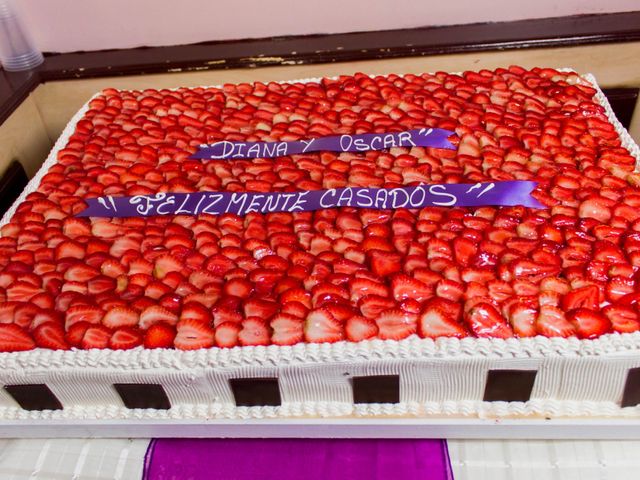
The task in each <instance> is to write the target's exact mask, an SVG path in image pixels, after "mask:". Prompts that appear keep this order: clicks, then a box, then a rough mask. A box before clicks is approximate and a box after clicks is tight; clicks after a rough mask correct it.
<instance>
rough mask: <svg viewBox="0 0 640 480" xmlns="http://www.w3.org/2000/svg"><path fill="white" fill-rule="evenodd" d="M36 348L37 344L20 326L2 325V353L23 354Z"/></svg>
mask: <svg viewBox="0 0 640 480" xmlns="http://www.w3.org/2000/svg"><path fill="white" fill-rule="evenodd" d="M33 348H36V344H35V342H34V341H33V339H32V338H31V337H30V336H29V334H28V333H27V332H25V331H24V330H23V329H22V328H20V327H19V326H18V325H14V324H12V323H10V324H4V323H3V324H0V352H22V351H25V350H31V349H33Z"/></svg>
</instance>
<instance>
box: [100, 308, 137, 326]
mask: <svg viewBox="0 0 640 480" xmlns="http://www.w3.org/2000/svg"><path fill="white" fill-rule="evenodd" d="M138 321H139V316H138V313H137V312H136V311H135V310H132V309H130V308H122V307H116V308H113V309H111V310H109V311H108V312H107V313H105V315H104V317H103V318H102V324H103V325H104V326H105V327H108V328H122V327H135V326H137V325H138Z"/></svg>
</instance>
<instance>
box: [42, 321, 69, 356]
mask: <svg viewBox="0 0 640 480" xmlns="http://www.w3.org/2000/svg"><path fill="white" fill-rule="evenodd" d="M64 335H65V333H64V329H63V328H62V325H61V324H60V323H59V322H43V323H41V324H40V325H38V326H37V327H36V329H35V330H34V331H33V338H34V340H35V341H36V344H37V345H38V346H39V347H42V348H50V349H52V350H69V345H68V344H67V341H66V340H65V337H64Z"/></svg>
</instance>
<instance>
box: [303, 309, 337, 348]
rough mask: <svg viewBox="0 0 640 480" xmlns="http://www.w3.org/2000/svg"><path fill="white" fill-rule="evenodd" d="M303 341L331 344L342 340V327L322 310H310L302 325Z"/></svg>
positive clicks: (329, 314)
mask: <svg viewBox="0 0 640 480" xmlns="http://www.w3.org/2000/svg"><path fill="white" fill-rule="evenodd" d="M304 336H305V340H306V341H307V342H310V343H333V342H338V341H340V340H343V339H344V332H343V329H342V325H341V324H340V322H339V321H338V320H336V319H335V318H334V317H333V315H331V313H329V311H327V310H326V309H324V308H318V309H315V310H311V311H310V312H309V314H308V315H307V318H306V320H305V324H304Z"/></svg>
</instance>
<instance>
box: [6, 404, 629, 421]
mask: <svg viewBox="0 0 640 480" xmlns="http://www.w3.org/2000/svg"><path fill="white" fill-rule="evenodd" d="M638 414H640V406H638V407H627V408H620V407H619V406H618V405H617V404H615V403H613V402H590V401H573V400H565V401H558V400H530V401H528V402H526V403H522V402H513V403H506V402H482V401H474V400H462V401H445V402H429V403H425V404H420V403H417V402H411V403H398V404H370V405H353V404H350V403H338V402H304V403H289V404H285V405H283V406H280V407H234V406H230V405H220V404H211V405H179V406H175V407H173V408H171V409H169V410H154V409H134V410H130V409H128V408H124V407H119V406H115V405H108V406H95V407H93V406H92V407H85V406H71V407H68V408H65V409H64V410H49V411H41V412H37V411H27V410H22V409H20V408H13V407H12V408H2V409H0V418H1V419H3V420H38V421H43V420H44V421H46V420H204V419H208V420H211V419H237V420H258V419H281V418H283V417H287V418H306V417H316V418H317V417H320V418H338V417H352V418H367V417H386V418H389V417H405V418H424V417H430V418H434V417H436V418H437V417H449V418H450V417H458V418H465V417H472V418H481V419H494V418H502V419H503V418H509V417H513V418H529V419H543V418H549V417H554V418H558V417H566V418H577V417H590V418H593V417H603V418H606V417H613V416H615V417H622V418H632V417H637V416H638Z"/></svg>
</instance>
